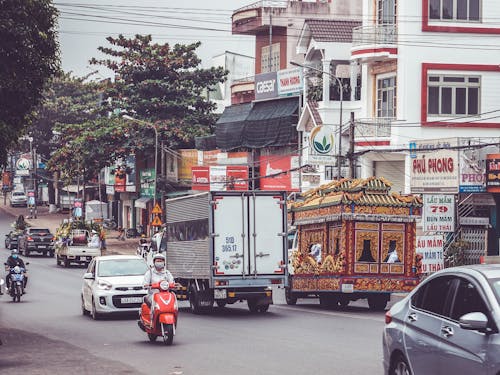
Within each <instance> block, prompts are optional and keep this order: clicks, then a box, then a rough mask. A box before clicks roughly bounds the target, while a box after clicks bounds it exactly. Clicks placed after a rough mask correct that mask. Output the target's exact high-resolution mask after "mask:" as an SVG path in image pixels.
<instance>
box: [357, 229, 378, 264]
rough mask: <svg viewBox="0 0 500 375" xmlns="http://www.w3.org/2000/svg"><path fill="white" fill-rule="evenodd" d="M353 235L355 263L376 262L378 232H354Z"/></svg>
mask: <svg viewBox="0 0 500 375" xmlns="http://www.w3.org/2000/svg"><path fill="white" fill-rule="evenodd" d="M355 235H356V237H355V240H354V242H355V248H356V262H371V263H375V262H378V260H379V256H378V255H379V232H378V231H377V232H375V231H366V230H356V234H355Z"/></svg>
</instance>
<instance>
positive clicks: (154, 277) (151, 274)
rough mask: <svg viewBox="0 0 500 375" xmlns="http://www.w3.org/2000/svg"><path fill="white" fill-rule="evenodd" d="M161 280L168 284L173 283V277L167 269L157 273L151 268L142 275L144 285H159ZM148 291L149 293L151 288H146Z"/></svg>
mask: <svg viewBox="0 0 500 375" xmlns="http://www.w3.org/2000/svg"><path fill="white" fill-rule="evenodd" d="M163 280H167V281H168V282H169V283H173V282H175V281H174V277H173V276H172V274H171V273H170V271H169V270H167V269H163V270H162V271H157V270H156V268H155V267H152V268H150V269H149V270H148V271H146V273H145V274H144V285H151V284H155V283H159V282H160V281H163ZM148 291H149V292H150V293H151V287H148Z"/></svg>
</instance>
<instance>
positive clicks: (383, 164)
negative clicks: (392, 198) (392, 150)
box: [375, 160, 405, 193]
mask: <svg viewBox="0 0 500 375" xmlns="http://www.w3.org/2000/svg"><path fill="white" fill-rule="evenodd" d="M375 176H377V177H384V178H386V179H387V180H389V181H390V182H392V187H391V192H396V193H404V192H405V162H404V160H402V161H385V160H384V161H376V162H375Z"/></svg>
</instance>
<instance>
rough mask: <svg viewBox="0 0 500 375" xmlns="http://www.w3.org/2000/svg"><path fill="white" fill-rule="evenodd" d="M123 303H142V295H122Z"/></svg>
mask: <svg viewBox="0 0 500 375" xmlns="http://www.w3.org/2000/svg"><path fill="white" fill-rule="evenodd" d="M121 302H122V303H141V302H142V297H122V299H121Z"/></svg>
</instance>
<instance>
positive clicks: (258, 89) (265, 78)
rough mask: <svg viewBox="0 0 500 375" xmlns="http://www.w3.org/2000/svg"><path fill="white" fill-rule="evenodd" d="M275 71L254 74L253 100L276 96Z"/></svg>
mask: <svg viewBox="0 0 500 375" xmlns="http://www.w3.org/2000/svg"><path fill="white" fill-rule="evenodd" d="M277 80H278V77H277V73H276V72H270V73H261V74H256V75H255V100H264V99H273V98H276V97H278V85H277Z"/></svg>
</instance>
